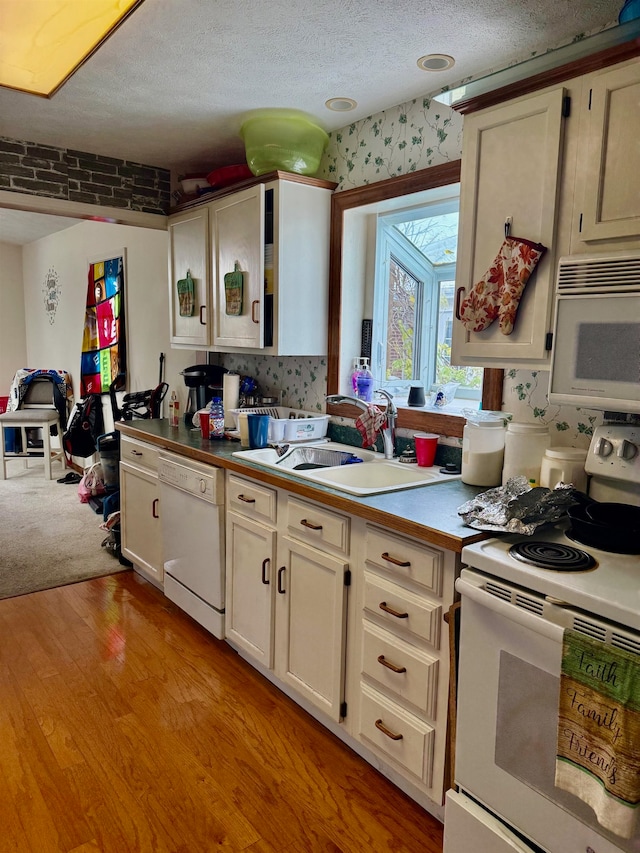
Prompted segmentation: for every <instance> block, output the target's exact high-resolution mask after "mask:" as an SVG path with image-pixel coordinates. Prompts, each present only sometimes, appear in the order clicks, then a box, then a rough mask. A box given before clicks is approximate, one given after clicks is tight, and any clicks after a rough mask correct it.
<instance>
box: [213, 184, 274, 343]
mask: <svg viewBox="0 0 640 853" xmlns="http://www.w3.org/2000/svg"><path fill="white" fill-rule="evenodd" d="M264 193H265V190H264V184H258V185H257V186H255V187H250V188H249V189H246V190H241V191H240V192H237V193H234V194H233V195H230V196H227V197H225V198H223V199H220V201H217V202H214V203H213V204H212V207H211V242H212V249H213V286H214V292H215V303H216V309H215V320H214V340H213V343H214V344H215V345H216V346H217V347H226V346H230V347H244V348H248V349H257V348H262V347H263V346H264V343H263V323H264V208H265V200H264ZM236 264H237V265H238V268H239V270H240V271H241V272H242V274H243V293H242V306H241V309H240V313H239V314H229V313H227V311H228V310H229V308H228V305H227V302H226V299H225V282H224V277H225V275H226V274H227V273H231V272H233V271H234V269H235V268H236Z"/></svg>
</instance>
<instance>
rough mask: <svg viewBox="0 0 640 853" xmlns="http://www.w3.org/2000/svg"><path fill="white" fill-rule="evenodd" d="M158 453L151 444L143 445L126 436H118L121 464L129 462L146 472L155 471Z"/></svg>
mask: <svg viewBox="0 0 640 853" xmlns="http://www.w3.org/2000/svg"><path fill="white" fill-rule="evenodd" d="M159 452H160V451H159V449H158V448H157V447H154V446H153V445H152V444H145V443H144V442H142V441H136V440H135V439H134V438H129V437H128V436H124V435H122V436H120V461H121V462H130V463H131V464H132V465H137V466H138V468H145V469H146V470H147V471H157V470H158V454H159Z"/></svg>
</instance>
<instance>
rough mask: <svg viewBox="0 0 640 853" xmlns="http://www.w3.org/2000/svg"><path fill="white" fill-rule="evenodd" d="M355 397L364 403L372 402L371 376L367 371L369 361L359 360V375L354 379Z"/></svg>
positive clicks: (365, 359) (366, 359)
mask: <svg viewBox="0 0 640 853" xmlns="http://www.w3.org/2000/svg"><path fill="white" fill-rule="evenodd" d="M356 386H357V390H356V397H357V398H358V399H359V400H362V401H363V402H365V403H371V402H372V401H373V374H372V373H371V371H370V370H369V359H368V358H361V359H360V373H359V375H358V377H357V379H356Z"/></svg>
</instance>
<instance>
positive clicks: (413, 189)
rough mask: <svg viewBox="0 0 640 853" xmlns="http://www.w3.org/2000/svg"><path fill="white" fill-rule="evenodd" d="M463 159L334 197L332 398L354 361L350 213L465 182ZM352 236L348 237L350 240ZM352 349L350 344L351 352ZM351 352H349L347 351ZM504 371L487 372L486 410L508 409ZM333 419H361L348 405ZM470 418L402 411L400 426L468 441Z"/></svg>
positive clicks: (333, 410) (334, 407)
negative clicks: (345, 319)
mask: <svg viewBox="0 0 640 853" xmlns="http://www.w3.org/2000/svg"><path fill="white" fill-rule="evenodd" d="M460 166H461V161H460V160H454V161H450V162H447V163H443V164H441V165H438V166H432V167H430V168H428V169H422V170H420V171H416V172H408V173H407V174H404V175H399V176H397V177H394V178H388V179H387V180H384V181H378V182H377V183H375V184H365V185H363V186H361V187H355V188H353V189H350V190H344V191H343V192H338V193H334V194H333V196H332V199H331V226H330V228H331V230H330V234H331V240H330V249H329V254H330V258H329V337H328V361H327V393H328V394H338V393H340V368H341V364H343V363H344V362H345V359H346V360H347V361H348V356H345V355H343V354H342V351H341V345H342V341H341V327H342V324H341V314H342V256H343V247H344V246H345V243H348V239H345V233H344V218H345V213H346V212H347V211H349V210H353V209H355V208H358V207H362V206H365V205H368V204H372V203H376V202H383V201H388V200H390V199H396V198H400V197H404V196H408V195H411V194H412V193H417V192H422V191H425V190H429V189H433V188H435V187H446V186H448V185H450V184H456V183H459V182H460ZM347 236H348V235H347ZM346 348H347V345H346V342H345V349H346ZM347 351H348V350H347ZM503 379H504V371H503V370H498V369H495V368H485V369H484V376H483V383H482V408H483V409H490V410H500V409H501V408H502V387H503ZM327 412H328V413H329V414H331V415H336V416H341V417H348V418H356V417H357V416H358V409H357V408H356V407H355V406H353V405H350V404H348V403H329V404H327ZM464 423H465V419H464V417H462V416H461V415H456V414H444V413H440V412H432V411H423V410H420V409H410V408H404V407H399V409H398V421H397V426H398V427H400V428H404V429H409V430H419V431H424V432H436V433H438V434H440V435H447V436H453V437H458V438H461V437H462V429H463V427H464Z"/></svg>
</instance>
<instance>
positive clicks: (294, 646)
mask: <svg viewBox="0 0 640 853" xmlns="http://www.w3.org/2000/svg"><path fill="white" fill-rule="evenodd" d="M289 500H290V497H289V496H288V495H287V493H286V492H281V491H279V490H276V489H271V488H269V487H266V486H262V485H261V484H258V483H255V482H253V481H251V480H248V479H246V478H244V477H239V476H237V475H235V474H229V475H228V480H227V557H226V561H227V577H226V585H227V589H226V593H227V607H226V611H227V612H226V617H227V639H228V640H229V641H230V642H231V643H232V644H233V645H234V646H236V647H237V648H238V649H239V650H240V651H242V652H244V653H245V655H246V656H248V657H249V659H250V660H254V661H255V662H256V663H258V664H260V665H261V666H263V667H265V668H266V669H268V670H271V671H272V672H273V674H274V675H275V677H276V679H277V680H279V681H280V682H281V683H282V684H283V685H286V686H288V687H289V688H291V689H292V690H293V691H294V692H295V693H296V694H298V695H299V696H301V697H303V698H304V699H305V700H306V701H308V702H309V703H311V704H312V705H313V706H315V707H317V708H319V709H320V710H322V711H323V712H324V713H325V714H326V715H327V716H328V717H329V718H330V719H331V720H333V721H335V722H338V721H339V720H340V717H341V715H342V704H343V701H344V690H345V661H346V625H347V621H346V602H347V595H346V588H345V584H348V583H349V580H350V575H349V565H348V562H347V559H346V556H342V557H341V556H338V555H333V554H331V553H327V552H326V551H325V548H324V545H323V531H329V532H330V535H331V536H333V535H334V531H335V530H337V529H339V528H340V527H341V526H344V525H346V527H347V530H348V523H349V520H348V519H347V518H345V517H343V516H338V515H337V514H336V513H333V512H331V511H328V510H326V509H324V507H317V506H315V505H314V504H312V503H303V502H300V501H298V500H292V507H293V508H292V509H291V512H290V513H288V510H289V506H288V501H289ZM300 512H302V517H298V516H299V514H300ZM288 517H289V519H290V524H291V526H292V528H293V529H292V531H291V532H290V530H289V528H288V527H287V518H288ZM298 527H299V530H298V529H297V528H298ZM309 542H311V544H309ZM347 542H348V540H347V541H345V542H344V544H345V545H346V544H347ZM327 548H328V550H329V551H330V550H332V549H334V550H336V549H335V548H334V546H332V545H331V544H329V545H327Z"/></svg>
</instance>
